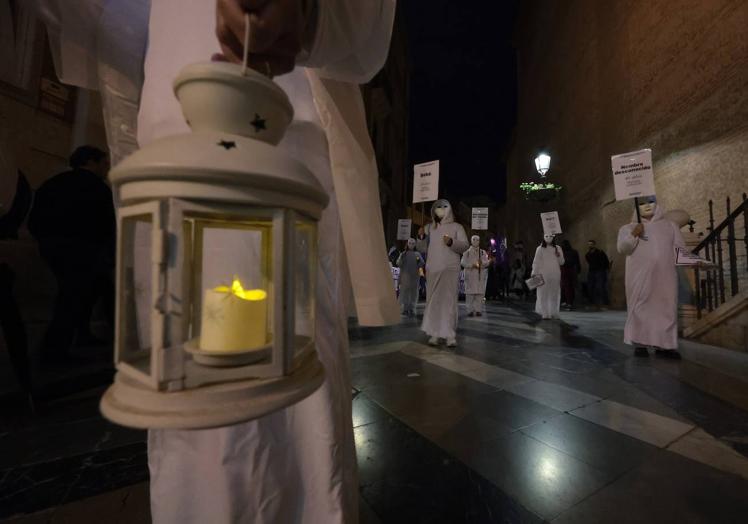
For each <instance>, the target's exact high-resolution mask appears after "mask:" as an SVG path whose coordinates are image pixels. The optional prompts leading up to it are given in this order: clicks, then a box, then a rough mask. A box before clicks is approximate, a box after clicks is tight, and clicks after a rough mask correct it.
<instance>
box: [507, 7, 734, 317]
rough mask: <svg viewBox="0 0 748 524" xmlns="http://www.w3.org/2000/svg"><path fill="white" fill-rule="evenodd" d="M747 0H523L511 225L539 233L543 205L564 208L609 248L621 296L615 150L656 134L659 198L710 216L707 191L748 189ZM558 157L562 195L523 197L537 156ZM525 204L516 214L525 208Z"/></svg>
mask: <svg viewBox="0 0 748 524" xmlns="http://www.w3.org/2000/svg"><path fill="white" fill-rule="evenodd" d="M746 27H748V2H744V1H740V0H709V1H704V0H647V1H644V0H639V1H631V0H629V1H625V0H573V1H572V0H569V1H564V2H557V1H550V0H527V1H524V2H522V4H521V8H520V15H519V17H518V21H517V26H516V32H515V44H516V47H517V58H518V61H517V62H518V84H519V85H518V92H519V103H518V124H517V129H516V139H515V143H514V146H513V149H512V151H511V154H510V158H509V176H508V199H507V200H508V201H507V205H506V206H505V208H504V210H503V213H504V220H505V222H506V223H507V224H508V230H509V234H510V236H511V235H514V236H515V237H519V238H523V239H524V240H525V241H526V242H530V245H533V244H535V243H537V242H538V241H539V240H540V238H541V234H542V229H541V224H540V219H539V217H538V213H539V212H541V211H548V210H553V209H557V210H558V211H559V214H560V218H561V221H562V225H563V228H564V232H565V237H566V238H568V239H569V240H570V241H571V242H572V244H573V245H574V246H575V247H576V248H577V249H579V250H580V251H582V250H583V249H584V248H586V246H585V242H586V240H587V239H588V238H596V239H597V240H598V244H600V245H601V247H603V248H604V249H605V250H606V251H607V252H608V253H609V254H610V255H613V256H612V257H611V258H612V259H613V274H612V277H613V278H612V280H613V282H612V287H613V289H612V298H613V300H614V301H615V302H616V303H617V304H619V305H620V304H623V301H624V296H623V263H624V259H623V257H621V256H619V255H617V254H616V253H615V239H616V235H617V231H618V228H619V227H620V226H621V225H622V224H624V223H626V222H628V221H629V220H630V217H631V213H632V210H633V204H632V203H630V202H621V203H617V202H615V201H614V198H613V187H612V176H611V172H610V156H611V155H613V154H617V153H624V152H627V151H633V150H636V149H640V148H644V147H650V148H652V150H653V157H654V169H655V184H656V188H657V195H658V200H659V202H660V203H661V204H662V205H664V206H665V207H666V208H667V209H674V208H681V209H685V210H686V211H688V212H689V213H690V214H691V215H692V217H693V219H694V220H696V222H697V224H696V231H703V230H704V229H705V228H706V226H707V220H706V213H707V209H708V208H707V201H708V200H709V199H710V198H711V199H714V201H715V206H716V208H717V209H718V212H717V213H716V218H717V219H718V220H721V219H722V218H723V217H724V210H723V208H724V198H725V197H726V196H728V195H730V196H731V197H732V198H733V201H739V199H740V198H741V197H740V194H741V193H742V192H745V191H748V174H747V173H748V166H746V165H745V159H747V158H748V31H746V30H745V28H746ZM541 149H545V150H547V151H548V152H549V153H550V155H551V157H552V162H551V171H550V173H549V174H548V179H549V180H550V181H553V182H557V183H561V184H562V185H564V186H565V190H564V192H563V194H562V196H561V198H560V199H558V200H557V201H556V202H554V203H549V204H544V205H541V204H537V203H528V202H526V201H524V200H522V196H521V194H520V192H519V189H518V185H519V183H520V182H522V181H526V180H536V179H537V178H538V175H537V174H535V173H534V165H533V159H534V157H535V156H536V154H537V153H538V152H539V151H540V150H541ZM516 217H519V219H517V218H516Z"/></svg>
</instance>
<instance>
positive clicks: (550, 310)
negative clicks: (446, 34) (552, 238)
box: [532, 244, 564, 318]
mask: <svg viewBox="0 0 748 524" xmlns="http://www.w3.org/2000/svg"><path fill="white" fill-rule="evenodd" d="M556 255H558V256H556ZM563 263H564V253H563V251H562V250H561V248H560V247H558V246H552V245H549V246H546V247H543V246H542V244H541V245H539V246H538V249H536V250H535V258H534V259H533V260H532V274H533V275H543V280H544V281H545V284H543V285H542V286H540V287H539V288H537V298H536V300H535V313H537V314H538V315H540V316H541V317H543V318H558V311H559V309H560V307H561V265H562V264H563Z"/></svg>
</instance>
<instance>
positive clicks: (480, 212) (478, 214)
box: [472, 207, 488, 231]
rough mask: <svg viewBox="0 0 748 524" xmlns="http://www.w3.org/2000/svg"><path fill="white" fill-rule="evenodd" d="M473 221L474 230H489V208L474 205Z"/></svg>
mask: <svg viewBox="0 0 748 524" xmlns="http://www.w3.org/2000/svg"><path fill="white" fill-rule="evenodd" d="M472 222H473V223H472V229H473V231H488V208H487V207H474V208H473V221H472Z"/></svg>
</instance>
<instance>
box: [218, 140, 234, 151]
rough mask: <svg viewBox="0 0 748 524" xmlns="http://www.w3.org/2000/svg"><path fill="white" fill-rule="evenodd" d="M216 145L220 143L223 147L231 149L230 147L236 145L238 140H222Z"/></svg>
mask: <svg viewBox="0 0 748 524" xmlns="http://www.w3.org/2000/svg"><path fill="white" fill-rule="evenodd" d="M216 145H219V146H221V147H222V148H224V149H226V150H229V149H232V148H234V147H236V142H234V141H233V140H221V141H220V142H218V144H216Z"/></svg>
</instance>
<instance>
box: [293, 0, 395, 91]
mask: <svg viewBox="0 0 748 524" xmlns="http://www.w3.org/2000/svg"><path fill="white" fill-rule="evenodd" d="M316 3H317V7H316V25H315V27H314V36H313V37H312V39H311V42H310V44H309V49H308V51H306V52H304V53H302V55H301V56H299V57H298V58H297V63H298V65H301V66H304V67H310V68H314V69H316V70H317V72H318V74H319V76H320V77H322V78H330V79H333V80H339V81H343V82H351V83H356V84H363V83H366V82H368V81H369V80H371V79H372V77H373V76H374V75H375V74H377V72H378V71H379V70H380V69H381V68H382V66H383V65H384V62H385V61H386V60H387V53H388V51H389V48H390V36H391V35H392V24H393V21H394V19H395V0H356V1H350V0H316Z"/></svg>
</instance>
